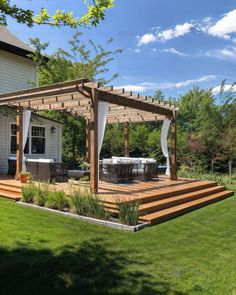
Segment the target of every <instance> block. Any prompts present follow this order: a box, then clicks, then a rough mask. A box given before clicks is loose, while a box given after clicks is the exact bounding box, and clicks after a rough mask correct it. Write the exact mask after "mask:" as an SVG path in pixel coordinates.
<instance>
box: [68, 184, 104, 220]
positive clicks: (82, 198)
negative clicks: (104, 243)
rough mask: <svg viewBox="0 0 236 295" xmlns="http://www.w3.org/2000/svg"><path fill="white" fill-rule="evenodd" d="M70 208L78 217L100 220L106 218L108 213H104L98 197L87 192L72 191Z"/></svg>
mask: <svg viewBox="0 0 236 295" xmlns="http://www.w3.org/2000/svg"><path fill="white" fill-rule="evenodd" d="M71 207H72V208H73V210H74V211H75V212H76V213H77V214H79V215H85V216H90V217H95V218H102V219H106V218H108V213H107V212H106V211H105V208H104V205H103V203H102V202H101V200H100V199H99V197H98V196H97V195H95V194H92V193H90V192H89V191H88V190H85V191H83V190H80V189H76V190H74V191H73V193H72V196H71Z"/></svg>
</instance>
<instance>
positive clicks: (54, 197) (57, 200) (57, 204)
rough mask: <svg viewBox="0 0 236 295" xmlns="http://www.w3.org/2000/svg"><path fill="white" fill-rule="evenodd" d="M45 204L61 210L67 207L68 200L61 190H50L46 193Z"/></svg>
mask: <svg viewBox="0 0 236 295" xmlns="http://www.w3.org/2000/svg"><path fill="white" fill-rule="evenodd" d="M45 206H46V207H48V208H51V209H57V210H61V211H62V210H64V209H66V208H69V200H68V197H67V196H66V194H65V193H64V192H63V191H52V192H49V194H48V197H47V201H46V204H45Z"/></svg>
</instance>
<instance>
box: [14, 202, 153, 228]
mask: <svg viewBox="0 0 236 295" xmlns="http://www.w3.org/2000/svg"><path fill="white" fill-rule="evenodd" d="M16 203H17V204H19V205H22V206H27V207H31V208H36V209H41V210H44V211H48V212H52V213H58V214H61V215H64V216H68V217H72V218H77V219H80V220H83V221H87V222H90V223H94V224H99V225H103V226H106V227H112V228H116V229H119V230H124V231H130V232H137V231H140V230H142V229H144V228H145V227H148V226H150V224H149V223H148V222H144V223H141V224H137V225H134V226H131V225H125V224H121V223H116V222H113V221H109V220H101V219H96V218H93V217H87V216H82V215H77V214H73V213H70V212H64V211H59V210H55V209H51V208H46V207H41V206H38V205H35V204H31V203H25V202H22V201H18V202H16Z"/></svg>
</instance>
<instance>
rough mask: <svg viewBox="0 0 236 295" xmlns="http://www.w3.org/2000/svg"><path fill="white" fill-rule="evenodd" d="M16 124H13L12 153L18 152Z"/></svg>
mask: <svg viewBox="0 0 236 295" xmlns="http://www.w3.org/2000/svg"><path fill="white" fill-rule="evenodd" d="M16 132H17V126H16V124H11V154H16V150H17V144H16Z"/></svg>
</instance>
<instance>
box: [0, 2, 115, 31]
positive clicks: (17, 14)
mask: <svg viewBox="0 0 236 295" xmlns="http://www.w3.org/2000/svg"><path fill="white" fill-rule="evenodd" d="M29 2H30V1H29ZM82 2H84V5H86V6H87V12H86V13H85V14H83V15H82V16H81V17H80V18H77V17H74V16H73V12H72V11H69V12H65V11H64V10H62V9H57V10H56V12H55V13H54V14H52V15H51V14H50V13H49V12H48V10H47V9H46V8H42V9H41V11H40V12H39V13H38V14H37V13H36V12H35V11H33V10H32V9H24V8H21V7H19V6H18V5H16V4H12V0H1V1H0V25H2V26H7V18H8V17H11V18H13V19H15V20H16V21H17V22H18V23H21V24H26V25H27V26H29V27H32V26H33V25H35V24H45V25H50V26H57V27H61V26H69V27H72V28H76V27H78V26H90V25H92V26H97V25H98V24H99V22H100V21H101V20H104V18H105V13H106V10H107V9H109V8H111V7H113V5H114V4H113V3H114V0H84V1H82V0H81V3H82Z"/></svg>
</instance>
